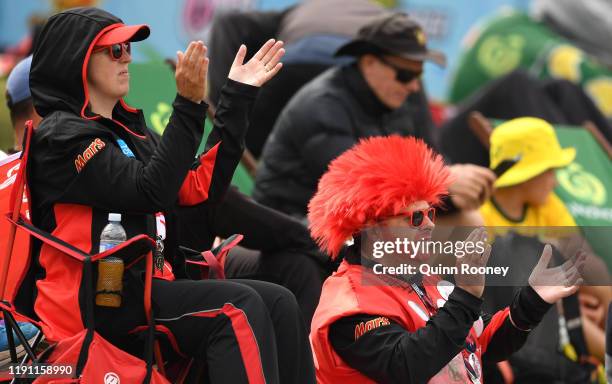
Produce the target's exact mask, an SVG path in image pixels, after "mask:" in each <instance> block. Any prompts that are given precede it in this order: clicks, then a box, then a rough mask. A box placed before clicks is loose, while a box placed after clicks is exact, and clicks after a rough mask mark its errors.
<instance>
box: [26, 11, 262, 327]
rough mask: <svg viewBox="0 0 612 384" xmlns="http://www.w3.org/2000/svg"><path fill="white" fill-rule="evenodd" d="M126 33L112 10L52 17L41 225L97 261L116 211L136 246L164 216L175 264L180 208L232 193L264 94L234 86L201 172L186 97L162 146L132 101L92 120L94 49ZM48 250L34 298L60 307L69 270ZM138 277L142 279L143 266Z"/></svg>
mask: <svg viewBox="0 0 612 384" xmlns="http://www.w3.org/2000/svg"><path fill="white" fill-rule="evenodd" d="M121 25H123V23H122V21H121V20H120V19H118V18H116V17H115V16H113V15H111V14H109V13H107V12H105V11H102V10H99V9H95V8H77V9H73V10H68V11H65V12H62V13H60V14H57V15H55V16H53V17H51V18H50V19H49V20H48V22H47V23H46V25H45V26H44V27H43V30H42V32H41V36H40V38H39V40H38V41H37V44H36V46H35V48H34V57H33V62H32V69H31V73H30V87H31V90H32V96H33V101H34V106H35V108H36V111H37V112H38V113H39V114H40V115H41V116H42V117H43V121H42V122H41V124H40V126H39V127H38V129H37V130H36V133H35V134H34V138H33V141H32V154H31V156H32V157H31V160H30V165H29V167H28V178H29V183H30V189H31V199H32V202H31V207H32V220H33V222H34V224H35V225H37V226H38V227H40V228H41V229H43V230H46V231H48V232H51V233H52V234H54V235H55V236H57V237H59V238H60V239H62V240H65V241H67V242H69V243H71V244H73V245H75V246H76V247H78V248H80V249H81V250H83V251H85V252H88V253H96V252H97V250H98V243H99V236H100V233H101V230H102V228H103V227H104V225H106V223H107V218H108V213H109V212H119V213H122V225H123V227H124V228H125V230H126V233H127V236H128V238H129V237H132V236H134V235H137V234H142V233H144V234H148V235H150V236H151V237H155V236H156V224H155V223H156V221H155V214H156V213H158V212H162V213H163V214H164V216H165V219H166V228H167V231H166V232H167V237H166V241H165V251H164V256H165V258H166V260H169V261H173V260H174V258H175V256H176V254H175V251H176V249H177V246H178V244H177V241H176V238H177V235H176V233H175V232H174V228H175V220H176V219H175V216H174V214H173V212H174V210H175V208H176V207H177V206H179V205H195V204H199V203H201V202H203V201H205V200H211V199H214V200H216V199H220V198H221V197H222V196H223V195H224V193H225V191H226V189H227V187H228V185H229V183H230V181H231V177H232V174H233V172H234V169H235V167H236V165H237V164H238V162H239V160H240V156H241V154H242V150H243V148H244V136H245V133H246V129H247V126H248V114H249V111H250V109H251V106H252V103H253V101H254V99H255V97H256V93H257V88H255V87H252V86H248V85H245V84H241V83H237V82H233V81H231V80H228V84H227V85H226V86H225V88H224V90H223V92H222V96H221V99H220V101H219V105H218V108H217V114H216V118H215V125H214V129H213V132H212V133H211V135H210V136H209V138H208V143H207V146H208V147H210V148H211V149H210V150H209V151H207V152H206V153H204V154H203V155H202V156H201V157H200V158H199V159H197V160H196V161H195V164H194V158H195V155H196V151H197V148H198V146H199V144H200V141H201V139H202V134H203V129H204V119H205V116H206V110H207V105H206V104H205V103H201V104H196V103H193V102H191V101H190V100H188V99H185V98H183V97H181V96H180V95H177V96H176V99H175V101H174V103H173V108H174V110H173V113H172V115H171V117H170V119H169V122H168V125H167V127H166V129H165V131H164V134H163V136H162V137H161V138H160V137H157V136H156V135H155V134H154V133H152V132H151V131H149V130H148V128H147V127H146V125H145V121H144V118H143V114H142V112H141V111H139V110H136V109H134V108H131V107H129V106H128V105H127V104H125V102H124V101H123V100H121V101H120V102H118V103H117V105H116V106H115V108H114V110H113V118H112V119H107V118H104V117H102V116H99V115H96V114H94V113H92V112H91V110H90V108H89V96H88V90H87V81H86V79H87V69H88V62H89V58H90V55H91V53H92V49H93V47H94V45H95V43H96V41H97V40H98V39H99V38H100V36H101V35H102V34H104V33H105V32H107V31H108V30H110V29H113V28H116V27H118V26H121ZM151 80H152V81H154V79H151ZM47 251H49V250H48V249H46V248H45V246H42V247H41V246H40V244H38V245H35V252H34V256H35V259H36V260H37V261H38V262H39V267H40V268H38V269H36V270H35V272H36V274H37V275H36V276H35V278H36V279H37V280H38V283H37V292H34V294H33V296H34V297H35V298H40V296H41V293H43V292H42V291H43V290H47V292H45V293H44V295H43V296H44V299H45V301H46V302H48V301H51V302H53V301H54V300H55V299H54V298H55V297H58V296H61V294H62V292H54V291H50V290H49V288H51V287H52V288H53V289H61V288H62V285H61V282H60V280H61V279H62V276H60V275H57V273H59V272H61V271H63V270H62V269H61V268H60V269H57V270H55V269H56V266H55V265H54V264H53V255H52V254H47V253H46V252H47ZM128 262H129V260H128ZM64 269H65V266H64ZM135 271H136V275H138V268H136V269H135ZM64 272H66V271H64ZM137 285H138V284H137V283H136V286H135V288H138V286H137ZM138 290H139V289H135V291H138ZM64 293H65V294H66V292H64ZM37 295H38V297H37ZM127 295H128V301H129V292H128V293H127ZM140 296H142V295H140V294H137V295H135V296H134V297H140ZM124 298H125V297H124ZM39 302H40V300H36V299H35V309H36V314H37V315H39V316H40V315H41V313H39V312H40V310H41V309H43V312H48V311H52V310H57V309H58V306H59V305H60V303H59V302H56V303H55V304H56V305H55V308H52V307H53V303H51V304H45V305H43V306H42V307H41V305H40V303H39ZM49 305H51V307H49ZM43 307H44V308H43ZM122 307H126V305H123V306H122ZM115 315H117V314H115ZM76 321H77V323H78V319H77V320H76ZM60 333H61V332H60ZM58 336H61V334H60V335H58Z"/></svg>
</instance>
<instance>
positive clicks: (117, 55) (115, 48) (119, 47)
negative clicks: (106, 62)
mask: <svg viewBox="0 0 612 384" xmlns="http://www.w3.org/2000/svg"><path fill="white" fill-rule="evenodd" d="M105 49H108V54H109V55H110V57H111V59H113V60H120V59H121V58H122V57H123V54H124V52H125V53H127V54H128V55H131V54H132V46H131V44H130V43H129V42H126V43H117V44H113V45H106V46H103V47H99V48H97V49H95V50H94V52H100V51H104V50H105Z"/></svg>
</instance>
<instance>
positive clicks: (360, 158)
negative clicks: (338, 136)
mask: <svg viewBox="0 0 612 384" xmlns="http://www.w3.org/2000/svg"><path fill="white" fill-rule="evenodd" d="M451 181H452V180H451V175H450V171H449V169H448V168H447V167H446V166H445V165H444V162H443V160H442V157H441V156H440V155H438V154H437V153H435V152H434V151H433V150H431V149H430V148H429V147H428V146H427V145H426V144H425V143H424V142H423V141H422V140H418V139H415V138H412V137H399V136H389V137H375V138H370V139H364V140H362V141H361V142H359V144H357V145H355V146H354V147H353V148H352V149H350V150H348V151H346V152H345V153H343V154H342V155H340V156H339V157H338V158H336V159H335V160H334V161H332V162H331V163H330V165H329V169H328V171H327V172H326V173H325V174H324V175H323V176H322V177H321V179H320V180H319V186H318V190H317V193H316V194H315V195H314V197H313V198H312V200H310V203H309V205H308V220H309V221H310V232H311V234H312V237H313V238H314V239H315V240H316V241H317V243H318V244H319V246H320V247H321V249H322V250H323V251H325V252H327V253H328V254H329V255H330V256H331V257H332V258H335V257H336V256H337V255H338V252H339V251H340V249H341V248H342V246H343V244H344V243H345V242H346V240H347V239H348V238H349V237H350V236H352V235H353V234H355V233H358V232H360V231H361V230H362V229H363V228H364V226H366V225H367V224H368V223H371V222H376V221H379V220H382V219H384V218H386V217H390V216H394V215H397V214H398V213H399V212H400V210H401V209H402V208H405V207H407V206H409V205H410V204H412V203H414V202H416V201H419V200H424V201H426V202H428V203H429V204H430V205H437V204H439V203H440V198H441V196H442V195H445V194H446V193H447V191H448V186H449V184H450V183H451Z"/></svg>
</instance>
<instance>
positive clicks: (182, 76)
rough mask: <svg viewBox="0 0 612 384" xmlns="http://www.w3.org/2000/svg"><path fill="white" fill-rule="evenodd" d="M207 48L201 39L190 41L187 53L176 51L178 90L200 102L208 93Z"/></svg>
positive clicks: (188, 97)
mask: <svg viewBox="0 0 612 384" xmlns="http://www.w3.org/2000/svg"><path fill="white" fill-rule="evenodd" d="M206 51H207V48H206V46H205V45H204V43H203V42H201V41H192V42H191V43H189V46H188V47H187V50H186V51H185V53H183V52H181V51H178V52H177V53H176V59H177V63H176V71H175V72H174V77H175V79H176V90H177V92H178V94H179V95H181V96H183V97H184V98H186V99H189V100H191V101H193V102H194V103H199V102H201V101H202V100H204V95H205V94H206V75H207V73H208V57H206Z"/></svg>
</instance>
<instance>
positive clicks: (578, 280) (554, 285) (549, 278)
mask: <svg viewBox="0 0 612 384" xmlns="http://www.w3.org/2000/svg"><path fill="white" fill-rule="evenodd" d="M551 257H552V247H551V246H550V244H546V245H545V246H544V251H542V256H540V261H538V264H537V265H536V266H535V268H534V269H533V271H532V272H531V275H530V276H529V285H531V287H532V288H533V290H534V291H536V292H537V294H538V295H539V296H540V297H541V298H542V300H544V301H546V302H547V303H549V304H554V303H556V302H557V301H558V300H559V299H562V298H564V297H567V296H570V295H572V294H573V293H575V292H576V291H577V290H578V287H579V286H580V284H582V282H583V280H582V277H581V272H582V268H583V267H584V261H585V260H586V253H584V252H583V251H578V252H577V253H576V255H575V256H574V257H572V258H571V259H569V260H567V261H566V262H565V263H563V264H562V265H560V266H558V267H554V268H548V263H549V262H550V258H551Z"/></svg>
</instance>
